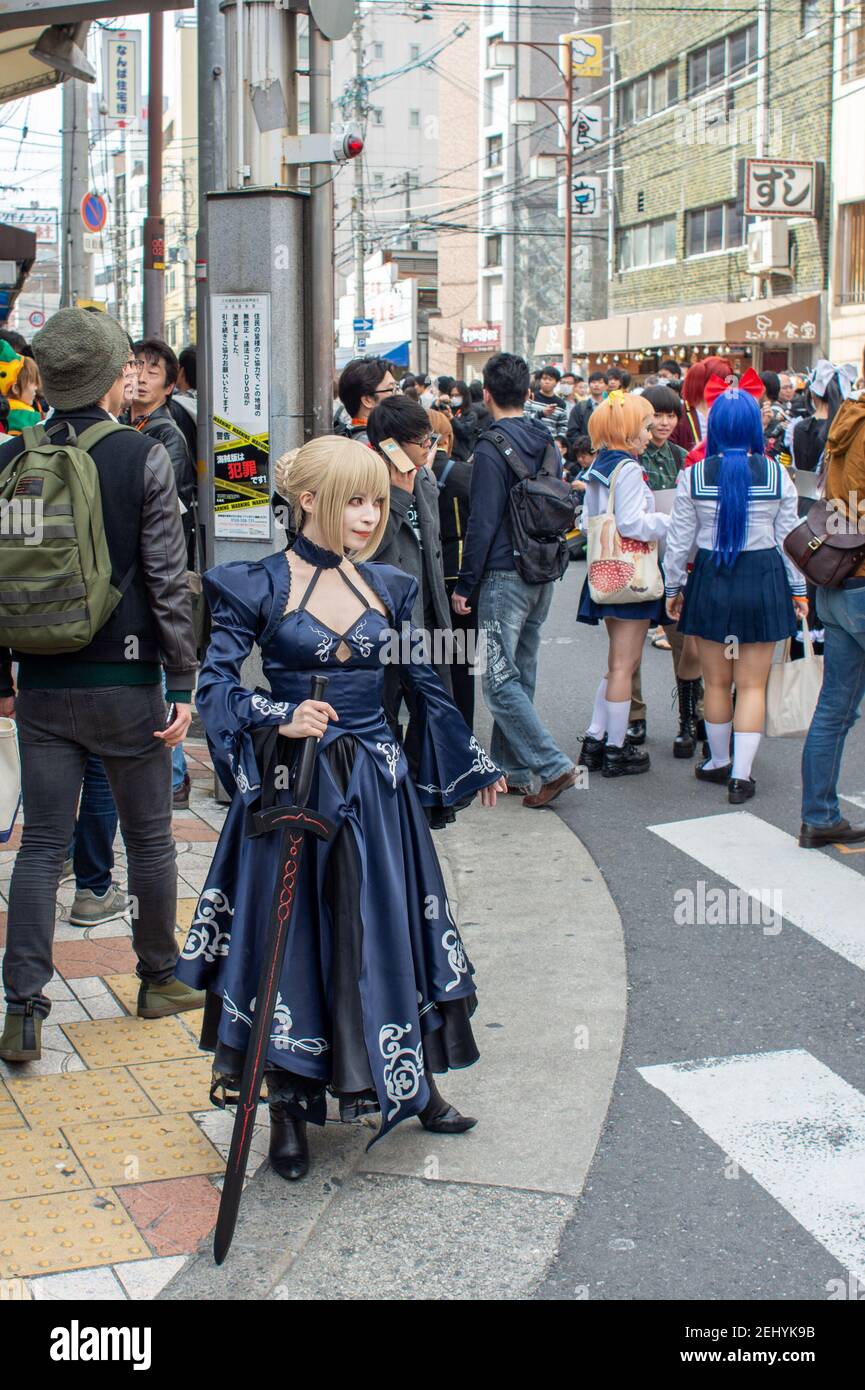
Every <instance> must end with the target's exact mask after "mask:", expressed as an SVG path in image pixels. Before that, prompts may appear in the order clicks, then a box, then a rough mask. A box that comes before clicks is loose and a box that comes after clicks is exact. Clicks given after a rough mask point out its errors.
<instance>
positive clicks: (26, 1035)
mask: <svg viewBox="0 0 865 1390" xmlns="http://www.w3.org/2000/svg"><path fill="white" fill-rule="evenodd" d="M41 1056H42V1015H41V1014H37V1013H32V1014H7V1015H6V1023H5V1026H4V1028H3V1036H2V1038H0V1057H2V1058H3V1061H4V1062H38V1061H39V1059H40V1058H41Z"/></svg>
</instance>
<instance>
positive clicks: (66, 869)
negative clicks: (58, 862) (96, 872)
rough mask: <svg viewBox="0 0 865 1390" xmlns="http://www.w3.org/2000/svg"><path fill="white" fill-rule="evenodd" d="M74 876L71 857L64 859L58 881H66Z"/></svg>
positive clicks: (73, 865)
mask: <svg viewBox="0 0 865 1390" xmlns="http://www.w3.org/2000/svg"><path fill="white" fill-rule="evenodd" d="M74 877H75V864H74V862H73V861H72V860H71V859H64V861H63V868H62V869H61V870H60V882H61V883H68V882H69V880H70V878H74Z"/></svg>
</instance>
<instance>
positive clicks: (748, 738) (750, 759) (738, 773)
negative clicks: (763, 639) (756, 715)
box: [733, 729, 763, 781]
mask: <svg viewBox="0 0 865 1390" xmlns="http://www.w3.org/2000/svg"><path fill="white" fill-rule="evenodd" d="M762 737H763V735H762V734H740V733H739V731H738V729H737V730H736V733H735V735H734V736H733V776H734V777H737V778H741V779H742V780H743V781H747V779H748V778H749V777H750V776H751V768H752V767H753V766H754V759H755V758H756V756H757V749H758V748H759V747H760V739H761V738H762Z"/></svg>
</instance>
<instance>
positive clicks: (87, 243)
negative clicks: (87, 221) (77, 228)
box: [81, 232, 102, 256]
mask: <svg viewBox="0 0 865 1390" xmlns="http://www.w3.org/2000/svg"><path fill="white" fill-rule="evenodd" d="M81 241H82V245H83V248H84V250H85V251H86V252H87V254H88V255H89V256H93V255H95V254H96V253H97V252H98V251H101V250H102V237H101V235H100V233H99V232H85V233H84V236H83V237H82V238H81Z"/></svg>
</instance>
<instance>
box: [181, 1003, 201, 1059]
mask: <svg viewBox="0 0 865 1390" xmlns="http://www.w3.org/2000/svg"><path fill="white" fill-rule="evenodd" d="M177 1017H178V1018H179V1019H180V1022H181V1023H182V1024H183V1026H184V1028H187V1029H188V1030H189V1034H190V1036H191V1037H192V1038H193V1039H194V1042H195V1047H196V1051H197V1050H198V1039H199V1038H200V1037H201V1025H202V1024H203V1023H204V1010H203V1009H190V1010H189V1012H188V1013H185V1014H178V1015H177Z"/></svg>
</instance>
